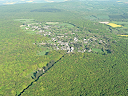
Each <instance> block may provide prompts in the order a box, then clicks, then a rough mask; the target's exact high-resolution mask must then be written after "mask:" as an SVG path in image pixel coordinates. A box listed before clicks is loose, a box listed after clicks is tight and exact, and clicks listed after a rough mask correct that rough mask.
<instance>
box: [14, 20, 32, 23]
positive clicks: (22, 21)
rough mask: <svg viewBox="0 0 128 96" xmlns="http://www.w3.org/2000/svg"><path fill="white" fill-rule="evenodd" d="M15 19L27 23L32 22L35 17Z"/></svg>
mask: <svg viewBox="0 0 128 96" xmlns="http://www.w3.org/2000/svg"><path fill="white" fill-rule="evenodd" d="M14 21H20V22H22V23H26V22H29V23H32V22H34V19H14Z"/></svg>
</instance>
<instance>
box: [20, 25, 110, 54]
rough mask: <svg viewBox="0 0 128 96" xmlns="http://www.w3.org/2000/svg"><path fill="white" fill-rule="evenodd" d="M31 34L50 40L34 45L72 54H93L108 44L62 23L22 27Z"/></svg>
mask: <svg viewBox="0 0 128 96" xmlns="http://www.w3.org/2000/svg"><path fill="white" fill-rule="evenodd" d="M20 27H21V28H24V30H25V31H26V32H29V34H31V33H34V34H39V35H43V36H47V37H48V38H50V40H48V41H41V42H40V43H36V42H35V43H33V44H36V45H39V46H44V47H49V48H52V50H65V51H66V52H67V53H70V52H82V53H83V52H92V51H95V50H92V49H93V48H97V49H98V50H99V49H101V48H103V47H105V46H106V45H107V43H108V42H106V41H105V40H103V39H100V38H98V37H96V36H91V35H86V33H85V34H82V33H81V32H80V30H79V28H77V27H75V26H73V25H71V24H68V23H60V22H45V23H31V24H27V23H25V24H23V25H21V26H20Z"/></svg>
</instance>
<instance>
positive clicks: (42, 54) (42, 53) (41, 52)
mask: <svg viewBox="0 0 128 96" xmlns="http://www.w3.org/2000/svg"><path fill="white" fill-rule="evenodd" d="M47 52H49V50H48V49H47V50H45V51H40V52H38V53H37V54H36V55H37V56H44V55H45V54H46V53H47Z"/></svg>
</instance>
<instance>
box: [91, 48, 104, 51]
mask: <svg viewBox="0 0 128 96" xmlns="http://www.w3.org/2000/svg"><path fill="white" fill-rule="evenodd" d="M92 51H93V52H102V50H101V49H97V48H92Z"/></svg>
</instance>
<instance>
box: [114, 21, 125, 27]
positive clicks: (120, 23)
mask: <svg viewBox="0 0 128 96" xmlns="http://www.w3.org/2000/svg"><path fill="white" fill-rule="evenodd" d="M112 23H115V24H119V25H123V27H122V28H128V22H116V21H112Z"/></svg>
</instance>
